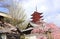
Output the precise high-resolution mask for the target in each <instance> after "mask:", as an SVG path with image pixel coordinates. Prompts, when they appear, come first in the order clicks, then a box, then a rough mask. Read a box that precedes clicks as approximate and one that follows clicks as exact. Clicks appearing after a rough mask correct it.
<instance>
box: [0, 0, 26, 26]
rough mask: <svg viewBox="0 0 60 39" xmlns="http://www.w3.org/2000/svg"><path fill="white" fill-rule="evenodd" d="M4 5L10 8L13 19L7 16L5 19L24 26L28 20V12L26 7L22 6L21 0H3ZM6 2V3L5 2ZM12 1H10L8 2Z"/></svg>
mask: <svg viewBox="0 0 60 39" xmlns="http://www.w3.org/2000/svg"><path fill="white" fill-rule="evenodd" d="M1 1H2V6H0V7H4V8H7V9H8V10H9V13H7V14H9V15H10V16H11V17H12V19H8V18H5V20H6V21H7V22H9V23H11V24H12V25H14V26H16V25H17V26H22V23H24V22H25V20H26V13H25V12H24V9H23V8H22V4H21V3H20V1H19V0H7V2H6V0H1ZM4 2H5V3H4ZM8 2H10V3H8ZM23 26H24V25H23Z"/></svg>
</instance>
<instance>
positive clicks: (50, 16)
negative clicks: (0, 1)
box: [0, 0, 60, 26]
mask: <svg viewBox="0 0 60 39" xmlns="http://www.w3.org/2000/svg"><path fill="white" fill-rule="evenodd" d="M20 2H21V3H22V5H23V8H24V9H25V12H26V13H27V16H28V18H30V15H31V14H32V13H33V12H34V11H35V9H36V6H37V11H38V12H43V16H44V17H43V18H44V21H46V22H54V23H55V24H56V25H58V26H60V0H21V1H20ZM0 11H3V12H7V9H6V10H5V8H3V9H2V8H0Z"/></svg>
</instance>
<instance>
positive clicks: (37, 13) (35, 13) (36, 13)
mask: <svg viewBox="0 0 60 39" xmlns="http://www.w3.org/2000/svg"><path fill="white" fill-rule="evenodd" d="M41 14H42V13H39V12H37V11H35V12H34V13H33V14H32V15H31V16H34V15H41Z"/></svg>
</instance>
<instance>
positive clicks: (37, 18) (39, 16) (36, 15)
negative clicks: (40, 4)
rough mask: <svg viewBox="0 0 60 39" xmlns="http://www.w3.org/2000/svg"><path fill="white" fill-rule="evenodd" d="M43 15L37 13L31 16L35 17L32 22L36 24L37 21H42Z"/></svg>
mask: <svg viewBox="0 0 60 39" xmlns="http://www.w3.org/2000/svg"><path fill="white" fill-rule="evenodd" d="M41 15H42V13H39V12H37V11H35V12H34V13H33V14H32V15H31V16H33V17H32V18H31V19H32V22H34V23H36V22H37V21H40V19H41V18H42V17H43V16H41Z"/></svg>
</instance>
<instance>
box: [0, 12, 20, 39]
mask: <svg viewBox="0 0 60 39" xmlns="http://www.w3.org/2000/svg"><path fill="white" fill-rule="evenodd" d="M5 17H8V18H9V16H8V15H6V14H4V13H0V39H20V33H19V32H18V31H17V28H16V27H15V26H13V25H11V24H9V23H7V22H4V18H5Z"/></svg>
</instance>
